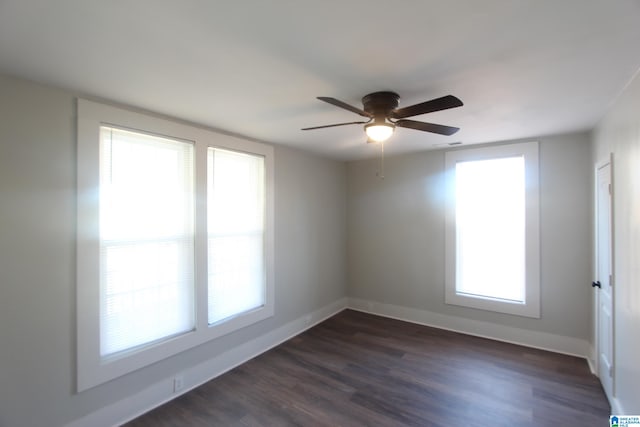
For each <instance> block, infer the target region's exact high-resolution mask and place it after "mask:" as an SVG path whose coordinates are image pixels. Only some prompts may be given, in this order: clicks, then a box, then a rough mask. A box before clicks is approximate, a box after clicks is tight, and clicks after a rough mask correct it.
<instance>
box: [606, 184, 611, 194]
mask: <svg viewBox="0 0 640 427" xmlns="http://www.w3.org/2000/svg"><path fill="white" fill-rule="evenodd" d="M607 187H608V189H609V195H611V184H609V185H608V186H607Z"/></svg>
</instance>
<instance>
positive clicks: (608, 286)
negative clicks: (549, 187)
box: [593, 163, 614, 400]
mask: <svg viewBox="0 0 640 427" xmlns="http://www.w3.org/2000/svg"><path fill="white" fill-rule="evenodd" d="M611 192H612V191H611V163H605V164H603V165H601V166H599V167H598V169H597V191H596V197H597V200H596V239H597V246H596V248H597V251H596V257H597V260H596V262H597V277H596V281H595V282H594V283H593V285H594V289H595V290H596V292H597V293H598V295H597V297H596V301H597V303H598V312H597V314H596V315H597V319H598V324H597V326H598V331H597V333H598V336H597V341H598V349H597V350H598V377H599V378H600V382H601V383H602V387H603V388H604V391H605V393H606V394H607V396H608V397H609V400H611V398H612V397H613V396H614V394H613V378H614V372H613V369H614V367H613V326H614V325H613V277H612V272H611V254H612V250H611V247H612V246H611V231H612V227H611V206H612V204H611Z"/></svg>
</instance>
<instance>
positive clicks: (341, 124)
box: [300, 122, 369, 130]
mask: <svg viewBox="0 0 640 427" xmlns="http://www.w3.org/2000/svg"><path fill="white" fill-rule="evenodd" d="M365 123H369V122H349V123H336V124H334V125H324V126H314V127H310V128H302V129H300V130H313V129H323V128H332V127H336V126H346V125H361V124H365Z"/></svg>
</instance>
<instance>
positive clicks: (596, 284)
mask: <svg viewBox="0 0 640 427" xmlns="http://www.w3.org/2000/svg"><path fill="white" fill-rule="evenodd" d="M596 286H597V287H599V288H600V289H602V286H601V285H600V281H599V280H598V281H597V282H592V283H591V287H593V288H595V287H596Z"/></svg>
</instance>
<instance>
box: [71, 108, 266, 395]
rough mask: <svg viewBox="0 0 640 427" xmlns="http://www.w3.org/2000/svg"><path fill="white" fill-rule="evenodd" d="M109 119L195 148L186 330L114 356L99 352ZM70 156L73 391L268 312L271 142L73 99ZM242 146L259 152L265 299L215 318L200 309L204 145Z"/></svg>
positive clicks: (203, 276) (204, 271)
mask: <svg viewBox="0 0 640 427" xmlns="http://www.w3.org/2000/svg"><path fill="white" fill-rule="evenodd" d="M101 125H108V126H115V127H119V128H124V129H130V130H133V131H139V132H143V133H148V134H156V135H160V136H164V137H168V138H173V139H179V140H184V141H191V142H192V143H193V144H194V148H195V183H196V184H195V188H196V190H195V192H196V193H195V194H196V206H195V227H196V233H195V277H196V278H195V281H196V284H195V285H196V290H195V295H196V298H195V309H196V310H195V313H196V324H195V328H194V330H193V331H190V332H187V333H184V334H181V335H179V336H176V337H173V338H170V339H167V340H164V341H162V342H159V343H155V344H151V345H148V346H144V347H143V348H141V349H139V350H135V351H131V352H129V353H126V352H125V353H124V354H122V355H120V356H119V357H111V358H101V357H100V323H99V322H100V321H99V280H98V277H99V276H98V275H99V255H98V251H99V240H98V239H99V233H98V230H99V227H98V226H99V217H98V188H99V143H98V141H99V129H100V126H101ZM77 126H78V127H77V130H78V134H77V138H78V144H77V146H78V152H77V154H78V157H77V173H78V175H77V197H78V199H77V215H78V216H77V257H76V258H77V289H76V307H77V315H76V316H77V391H78V392H80V391H83V390H86V389H89V388H91V387H94V386H96V385H99V384H102V383H104V382H107V381H109V380H112V379H114V378H117V377H119V376H122V375H124V374H127V373H129V372H132V371H134V370H137V369H140V368H142V367H145V366H148V365H150V364H152V363H155V362H158V361H160V360H162V359H165V358H167V357H170V356H172V355H175V354H177V353H180V352H182V351H185V350H187V349H189V348H192V347H195V346H197V345H200V344H203V343H205V342H207V341H209V340H212V339H214V338H217V337H220V336H222V335H225V334H228V333H231V332H233V331H236V330H238V329H240V328H243V327H246V326H248V325H251V324H253V323H256V322H259V321H262V320H264V319H267V318H269V317H272V316H273V314H274V260H273V254H274V203H273V200H274V185H273V182H274V170H273V164H274V159H273V157H274V155H273V147H271V146H269V145H266V144H261V143H257V142H253V141H247V140H244V139H240V138H235V137H231V136H228V135H223V134H219V133H216V132H212V131H209V130H206V129H203V128H198V127H195V126H190V125H186V124H182V123H179V122H174V121H171V120H168V119H164V118H160V117H156V116H152V115H149V114H144V113H140V112H134V111H131V110H127V109H124V108H118V107H114V106H110V105H106V104H101V103H97V102H92V101H88V100H84V99H78V123H77ZM209 147H214V148H222V149H227V150H232V151H241V152H246V153H250V154H255V155H260V156H263V157H264V159H265V230H264V233H265V234H264V257H265V259H264V262H265V276H266V277H265V286H266V289H265V304H264V305H263V306H262V307H259V308H257V309H255V310H251V311H249V312H247V313H242V314H239V315H237V316H234V317H231V318H229V319H226V320H225V321H222V322H219V323H216V324H214V325H209V324H208V316H207V233H206V227H207V204H206V200H207V197H206V195H207V149H208V148H209Z"/></svg>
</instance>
